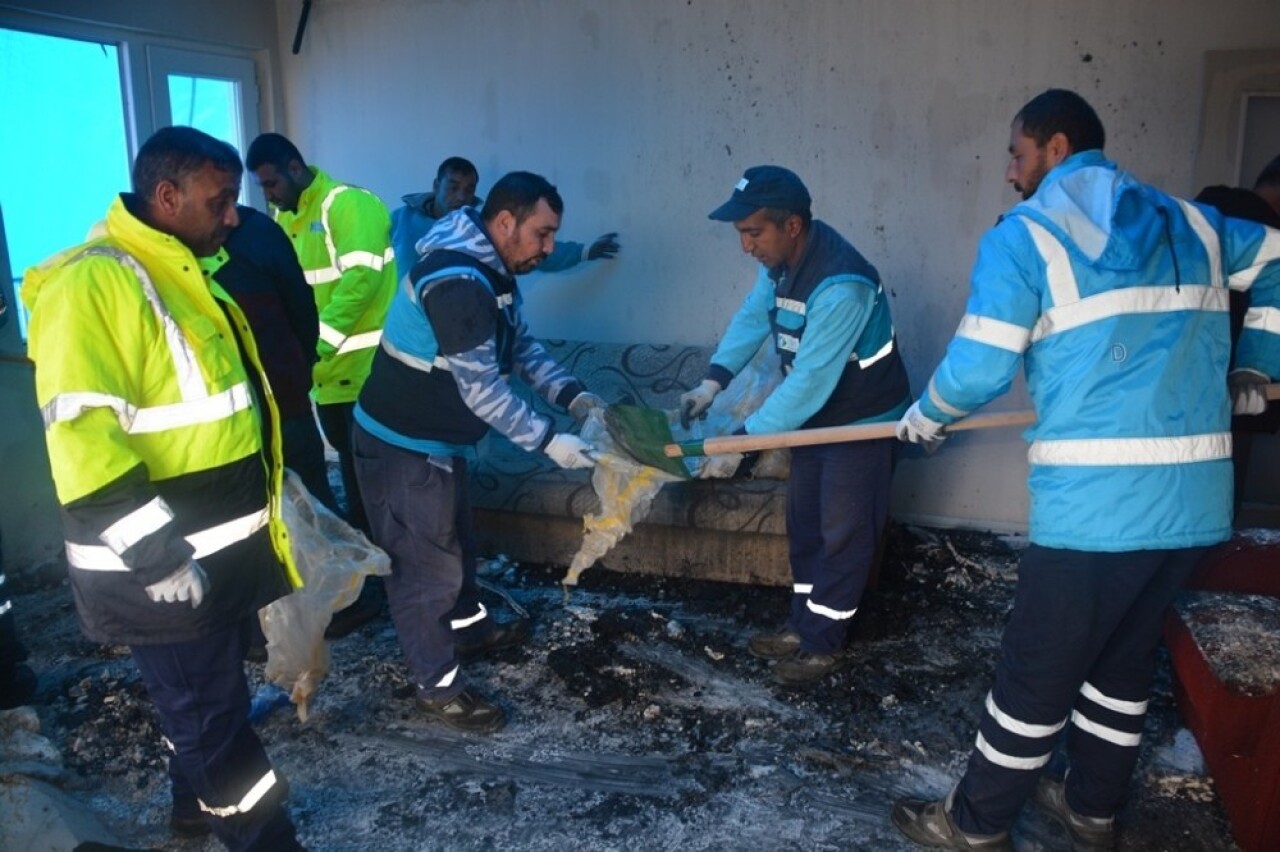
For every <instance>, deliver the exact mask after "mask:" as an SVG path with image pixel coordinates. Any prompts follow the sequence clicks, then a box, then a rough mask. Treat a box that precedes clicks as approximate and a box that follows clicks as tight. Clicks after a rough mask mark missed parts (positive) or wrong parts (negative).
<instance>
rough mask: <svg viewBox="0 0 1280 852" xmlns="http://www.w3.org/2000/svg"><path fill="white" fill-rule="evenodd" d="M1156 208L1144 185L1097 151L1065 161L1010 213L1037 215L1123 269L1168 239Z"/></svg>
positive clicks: (1104, 264)
mask: <svg viewBox="0 0 1280 852" xmlns="http://www.w3.org/2000/svg"><path fill="white" fill-rule="evenodd" d="M1153 207H1157V208H1160V209H1161V210H1163V207H1162V206H1161V205H1160V204H1159V202H1158V201H1157V200H1156V199H1155V197H1154V196H1152V195H1151V193H1149V192H1148V191H1147V189H1146V187H1145V186H1143V185H1142V184H1140V183H1139V182H1138V181H1137V180H1135V179H1134V177H1133V176H1132V175H1130V174H1129V173H1128V172H1125V171H1121V170H1120V169H1118V168H1116V165H1115V163H1112V162H1110V161H1109V160H1107V158H1106V157H1105V156H1103V154H1102V152H1101V151H1097V150H1094V151H1082V152H1080V153H1078V154H1072V155H1071V156H1070V157H1068V158H1067V159H1065V160H1063V161H1062V162H1061V163H1060V164H1058V165H1057V166H1056V167H1054V168H1053V169H1052V170H1050V172H1049V173H1048V174H1047V175H1045V177H1044V180H1043V181H1041V183H1040V186H1039V187H1038V188H1037V189H1036V192H1035V194H1034V195H1033V196H1031V198H1029V199H1027V200H1026V201H1023V202H1022V203H1020V204H1018V205H1016V206H1014V207H1013V209H1011V210H1010V211H1009V214H1008V215H1019V216H1026V217H1028V218H1030V219H1034V220H1035V221H1037V222H1039V223H1040V224H1041V225H1043V226H1044V227H1045V228H1047V229H1048V230H1049V231H1050V232H1051V233H1053V235H1054V236H1056V237H1057V238H1058V239H1059V240H1061V241H1062V243H1063V245H1064V246H1066V248H1067V250H1068V251H1069V252H1074V253H1076V254H1078V255H1080V256H1082V257H1084V258H1085V259H1086V260H1087V261H1088V262H1089V263H1091V264H1094V265H1096V266H1099V267H1101V268H1104V269H1115V270H1125V269H1137V268H1138V267H1139V266H1140V265H1141V264H1142V263H1143V262H1145V259H1146V258H1149V257H1150V256H1151V254H1152V253H1153V252H1155V251H1157V250H1159V242H1160V241H1161V240H1163V239H1164V237H1165V234H1164V229H1163V228H1161V227H1159V223H1160V222H1161V221H1163V218H1161V216H1160V215H1157V216H1152V215H1151V213H1152V208H1153ZM1153 223H1154V225H1153Z"/></svg>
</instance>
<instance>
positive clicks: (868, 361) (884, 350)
mask: <svg viewBox="0 0 1280 852" xmlns="http://www.w3.org/2000/svg"><path fill="white" fill-rule="evenodd" d="M892 351H893V338H892V337H890V338H889V342H888V343H886V344H885V345H884V346H881V347H880V349H879V350H878V351H877V352H876V354H874V355H872V356H871V357H870V358H864V359H863V360H862V361H861V362H860V363H861V365H862V369H864V370H865V369H866V368H867V367H870V366H871V365H872V364H874V363H875V362H877V361H879V360H880V359H881V358H887V357H888V356H889V353H890V352H892ZM849 360H850V361H857V360H858V356H857V355H850V356H849Z"/></svg>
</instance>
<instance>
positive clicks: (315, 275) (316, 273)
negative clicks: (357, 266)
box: [302, 266, 342, 287]
mask: <svg viewBox="0 0 1280 852" xmlns="http://www.w3.org/2000/svg"><path fill="white" fill-rule="evenodd" d="M302 275H303V277H304V278H306V279H307V283H308V284H310V285H311V286H312V287H315V286H316V285H317V284H330V283H332V282H334V281H337V280H338V279H339V278H341V277H342V271H341V270H339V269H338V268H337V267H336V266H322V267H320V268H319V269H304V270H303V271H302Z"/></svg>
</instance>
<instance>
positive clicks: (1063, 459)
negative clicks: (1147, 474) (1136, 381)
mask: <svg viewBox="0 0 1280 852" xmlns="http://www.w3.org/2000/svg"><path fill="white" fill-rule="evenodd" d="M1229 458H1231V433H1230V432H1218V433H1214V434H1209V435H1188V436H1186V437H1182V438H1079V439H1065V438H1064V439H1060V440H1052V441H1049V440H1046V441H1036V442H1035V443H1033V444H1032V445H1031V449H1030V450H1028V451H1027V461H1029V462H1031V464H1046V465H1081V466H1086V467H1091V466H1119V467H1124V466H1132V465H1147V464H1150V465H1166V464H1193V463H1195V462H1205V461H1217V460H1218V459H1229Z"/></svg>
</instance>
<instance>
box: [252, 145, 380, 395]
mask: <svg viewBox="0 0 1280 852" xmlns="http://www.w3.org/2000/svg"><path fill="white" fill-rule="evenodd" d="M311 172H312V174H313V175H315V177H314V179H313V180H312V182H311V185H310V186H308V187H307V188H306V189H304V190H303V191H302V195H301V196H300V197H299V198H298V209H297V211H296V212H293V213H290V212H289V211H287V210H277V211H276V213H275V216H276V221H277V222H279V223H280V226H281V227H282V228H284V230H285V233H287V234H288V235H289V238H290V239H291V240H292V241H293V247H294V250H295V251H297V252H298V261H299V263H301V264H302V271H303V273H304V274H305V275H306V277H307V283H308V284H310V285H311V287H312V289H313V290H314V292H315V296H316V309H317V311H318V312H319V314H320V341H319V343H317V344H316V351H317V353H318V354H319V356H320V360H319V361H318V362H316V365H315V367H314V368H313V369H312V372H311V376H312V384H311V398H312V399H314V400H315V401H316V402H317V403H318V404H320V405H326V404H329V403H336V402H354V401H355V399H356V397H357V396H359V395H360V386H361V385H363V384H364V380H365V379H366V378H368V376H369V367H370V366H371V365H372V363H373V353H374V351H375V350H376V349H377V346H378V343H379V341H380V340H381V339H382V325H383V323H384V322H385V321H386V318H387V309H388V308H389V307H391V297H392V296H394V295H395V290H396V261H395V252H394V250H393V249H392V248H391V214H390V213H388V212H387V207H386V205H385V204H383V203H382V201H381V200H380V199H379V198H378V196H376V195H374V194H373V193H372V192H369V191H368V190H365V189H361V188H359V187H356V186H351V185H349V184H345V183H339V182H337V181H335V180H334V179H333V178H331V177H329V176H328V175H327V174H325V173H324V172H323V171H321V170H320V169H317V168H315V167H314V166H312V167H311Z"/></svg>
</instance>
